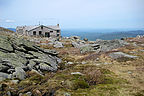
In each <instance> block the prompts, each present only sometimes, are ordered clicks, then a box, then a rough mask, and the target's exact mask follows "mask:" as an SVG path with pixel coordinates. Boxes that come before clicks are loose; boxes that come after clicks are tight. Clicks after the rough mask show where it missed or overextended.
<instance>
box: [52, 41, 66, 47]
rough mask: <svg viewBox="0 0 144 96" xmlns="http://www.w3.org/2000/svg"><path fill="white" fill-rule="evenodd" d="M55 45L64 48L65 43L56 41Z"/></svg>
mask: <svg viewBox="0 0 144 96" xmlns="http://www.w3.org/2000/svg"><path fill="white" fill-rule="evenodd" d="M54 47H55V48H63V47H64V46H63V44H62V43H61V42H59V41H56V42H55V43H54Z"/></svg>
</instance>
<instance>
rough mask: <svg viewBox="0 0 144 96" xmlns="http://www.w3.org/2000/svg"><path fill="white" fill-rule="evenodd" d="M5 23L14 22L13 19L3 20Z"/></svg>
mask: <svg viewBox="0 0 144 96" xmlns="http://www.w3.org/2000/svg"><path fill="white" fill-rule="evenodd" d="M5 22H6V23H14V22H15V20H5Z"/></svg>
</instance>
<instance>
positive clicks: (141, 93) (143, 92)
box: [133, 90, 144, 96]
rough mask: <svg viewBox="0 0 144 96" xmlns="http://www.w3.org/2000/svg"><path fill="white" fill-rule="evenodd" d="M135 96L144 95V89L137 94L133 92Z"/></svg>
mask: <svg viewBox="0 0 144 96" xmlns="http://www.w3.org/2000/svg"><path fill="white" fill-rule="evenodd" d="M133 95H134V96H144V90H141V91H139V92H137V93H135V94H133Z"/></svg>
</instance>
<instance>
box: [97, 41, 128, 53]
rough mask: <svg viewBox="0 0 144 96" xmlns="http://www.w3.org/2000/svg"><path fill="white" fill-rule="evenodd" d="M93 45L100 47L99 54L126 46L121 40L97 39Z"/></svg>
mask: <svg viewBox="0 0 144 96" xmlns="http://www.w3.org/2000/svg"><path fill="white" fill-rule="evenodd" d="M95 43H96V44H99V45H100V46H101V49H100V51H101V52H107V51H111V50H112V49H116V48H119V47H123V46H125V45H128V43H127V42H125V41H123V40H117V39H116V40H100V39H97V40H96V42H95Z"/></svg>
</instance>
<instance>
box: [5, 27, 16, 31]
mask: <svg viewBox="0 0 144 96" xmlns="http://www.w3.org/2000/svg"><path fill="white" fill-rule="evenodd" d="M7 29H9V30H11V31H14V32H16V29H15V28H7Z"/></svg>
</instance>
